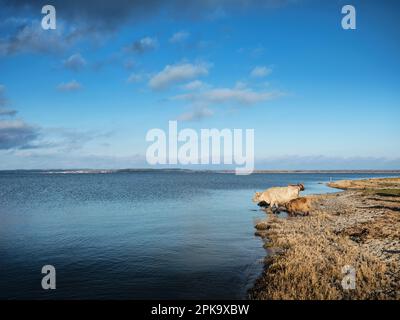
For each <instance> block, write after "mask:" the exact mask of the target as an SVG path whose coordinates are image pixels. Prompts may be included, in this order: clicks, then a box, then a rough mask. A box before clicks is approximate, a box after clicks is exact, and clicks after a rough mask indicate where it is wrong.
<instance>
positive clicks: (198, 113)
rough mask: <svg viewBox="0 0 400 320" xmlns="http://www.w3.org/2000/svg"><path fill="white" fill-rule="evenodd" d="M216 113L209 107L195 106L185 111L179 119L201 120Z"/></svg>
mask: <svg viewBox="0 0 400 320" xmlns="http://www.w3.org/2000/svg"><path fill="white" fill-rule="evenodd" d="M213 115H214V112H213V111H212V110H210V109H208V108H207V107H203V108H195V109H194V110H192V111H190V112H187V113H184V114H182V115H180V116H179V117H178V119H177V120H178V121H199V120H202V119H204V118H209V117H211V116H213Z"/></svg>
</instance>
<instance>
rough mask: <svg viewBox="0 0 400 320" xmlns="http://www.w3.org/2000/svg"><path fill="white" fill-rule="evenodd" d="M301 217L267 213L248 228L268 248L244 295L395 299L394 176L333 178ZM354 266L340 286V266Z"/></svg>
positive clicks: (399, 206)
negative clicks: (350, 284)
mask: <svg viewBox="0 0 400 320" xmlns="http://www.w3.org/2000/svg"><path fill="white" fill-rule="evenodd" d="M329 185H330V186H331V187H335V188H340V189H342V190H345V191H343V192H338V193H334V194H329V195H316V196H308V197H309V198H311V199H312V210H311V212H310V215H309V216H306V217H303V216H297V217H289V218H288V219H279V218H278V217H276V216H274V215H272V214H267V215H266V219H265V220H264V221H262V222H261V223H259V224H258V225H257V226H256V227H257V231H256V234H257V235H259V236H260V237H261V238H262V239H263V240H264V242H265V244H264V246H265V248H266V249H267V251H268V256H267V258H265V270H264V272H263V274H262V276H261V277H260V278H259V279H258V280H257V281H256V283H255V285H254V287H253V289H252V290H251V291H250V298H252V299H400V178H390V179H368V180H357V181H350V180H345V181H339V182H334V183H330V184H329ZM345 266H350V267H351V268H354V270H355V289H344V288H343V286H342V280H343V278H344V277H345V276H346V274H345V273H342V268H343V267H345Z"/></svg>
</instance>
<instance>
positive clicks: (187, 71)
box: [149, 63, 209, 90]
mask: <svg viewBox="0 0 400 320" xmlns="http://www.w3.org/2000/svg"><path fill="white" fill-rule="evenodd" d="M208 69H209V66H208V65H207V64H204V63H201V64H190V63H183V64H176V65H167V66H166V67H165V68H164V70H162V71H160V72H159V73H157V74H156V75H155V76H154V77H152V78H151V79H150V81H149V85H150V87H151V88H152V89H156V90H158V89H165V88H167V87H169V86H171V85H173V84H175V83H178V82H182V81H186V80H190V79H193V78H196V77H198V76H204V75H207V74H208Z"/></svg>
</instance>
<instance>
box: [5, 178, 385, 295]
mask: <svg viewBox="0 0 400 320" xmlns="http://www.w3.org/2000/svg"><path fill="white" fill-rule="evenodd" d="M385 176H393V174H387V175H385V174H382V173H379V174H358V173H354V174H350V173H349V174H333V173H328V174H323V173H320V174H314V173H312V174H311V173H310V174H304V173H302V174H293V173H285V174H253V175H250V176H235V175H233V174H221V173H205V172H203V173H201V172H165V171H155V172H131V173H122V172H119V173H107V174H90V173H88V174H56V173H52V174H50V173H44V172H30V171H25V172H0V271H1V272H0V298H2V299H48V298H50V299H51V298H55V299H241V298H246V297H247V290H248V289H249V288H250V287H251V286H252V285H253V283H254V281H255V279H256V278H257V277H258V276H259V275H260V273H261V271H262V268H263V264H262V263H261V261H262V259H263V258H264V256H265V250H264V249H263V247H262V241H261V240H260V239H259V238H257V237H256V236H254V221H256V220H257V219H260V218H263V217H264V216H265V214H264V213H263V212H262V211H260V210H258V207H257V206H256V205H255V204H253V203H252V202H251V198H252V195H253V193H254V191H256V190H257V191H261V190H264V189H266V188H269V187H271V186H286V185H287V184H289V183H298V182H302V183H304V184H305V187H306V191H305V193H304V194H310V193H325V192H337V191H338V190H335V189H331V188H328V187H326V186H325V184H324V183H326V182H328V181H329V180H330V179H331V178H332V180H341V179H361V178H368V177H385ZM47 264H50V265H54V266H55V268H56V270H57V289H56V290H53V291H44V290H42V289H41V279H42V276H43V275H42V274H41V268H42V266H43V265H47Z"/></svg>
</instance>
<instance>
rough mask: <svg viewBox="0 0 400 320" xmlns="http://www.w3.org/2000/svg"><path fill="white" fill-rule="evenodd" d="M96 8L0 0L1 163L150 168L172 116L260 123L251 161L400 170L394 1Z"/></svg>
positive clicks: (185, 120)
mask: <svg viewBox="0 0 400 320" xmlns="http://www.w3.org/2000/svg"><path fill="white" fill-rule="evenodd" d="M91 3H93V2H90V1H83V2H79V1H68V3H66V2H65V1H59V0H56V1H53V3H52V4H54V5H55V7H56V10H57V29H56V30H47V31H46V30H42V29H41V27H40V20H41V18H42V15H41V13H40V12H41V7H42V3H41V1H24V0H22V1H10V0H0V7H1V11H0V169H31V168H126V167H146V166H147V164H146V161H145V159H144V155H145V153H146V148H147V147H148V145H149V143H147V142H146V141H145V136H146V132H147V131H148V130H150V129H152V128H163V129H167V126H168V121H169V120H178V123H179V124H178V126H179V128H186V127H189V128H193V129H196V130H199V129H201V128H218V129H223V128H232V129H233V128H242V129H246V128H254V129H255V146H256V153H255V156H256V167H257V168H258V169H399V168H400V142H399V141H400V139H399V135H400V127H399V120H400V105H399V101H400V81H399V80H400V59H399V56H400V19H399V18H400V11H399V9H400V5H399V4H398V3H396V1H371V0H365V1H352V2H351V3H350V2H349V3H348V2H344V1H313V0H297V1H294V0H293V1H290V0H287V1H283V0H282V1H280V0H273V1H268V0H265V1H256V0H240V1H239V0H233V1H226V0H215V1H202V2H199V1H197V2H195V1H180V0H177V1H170V2H168V4H167V2H163V1H124V0H120V1H112V2H110V1H98V2H96V3H97V5H96V6H92V5H91ZM345 4H352V5H354V7H355V8H356V13H357V29H356V30H343V29H342V27H341V19H342V17H343V15H342V14H341V8H342V6H343V5H345Z"/></svg>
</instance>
